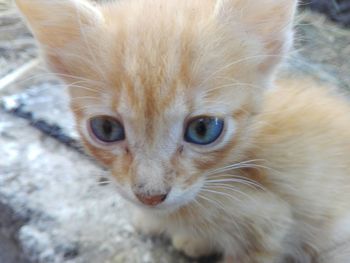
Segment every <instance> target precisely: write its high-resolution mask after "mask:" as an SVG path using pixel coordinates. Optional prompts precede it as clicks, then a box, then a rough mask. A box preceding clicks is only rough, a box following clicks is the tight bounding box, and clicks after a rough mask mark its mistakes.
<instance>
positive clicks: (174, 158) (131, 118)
mask: <svg viewBox="0 0 350 263" xmlns="http://www.w3.org/2000/svg"><path fill="white" fill-rule="evenodd" d="M16 2H17V4H18V7H19V8H20V10H21V11H22V12H23V14H24V16H25V17H26V19H27V21H28V23H29V25H30V27H31V29H32V31H33V33H34V35H35V36H36V37H37V39H38V41H39V44H40V46H41V47H42V51H43V55H44V56H45V57H46V60H47V62H48V64H49V65H50V66H51V68H52V69H53V70H54V71H55V72H57V73H58V74H59V75H60V76H62V78H63V79H64V80H65V81H66V82H67V84H68V85H69V86H70V89H69V92H70V95H71V106H72V110H73V112H74V113H75V116H76V122H77V127H78V130H79V132H80V134H81V136H82V139H83V142H84V144H85V145H86V147H87V149H88V150H89V151H90V152H91V154H92V155H93V156H95V157H96V159H98V160H99V161H101V162H102V163H103V164H104V165H106V166H107V167H108V168H110V170H111V172H112V175H113V177H114V178H115V181H116V182H115V183H116V186H117V187H118V189H119V190H120V193H121V194H122V195H123V196H125V197H126V199H128V200H129V201H131V202H132V203H134V204H136V205H137V206H138V207H139V208H138V209H139V210H138V212H137V213H141V214H142V215H141V216H142V218H143V220H141V221H140V220H136V222H139V224H140V227H141V228H147V229H148V230H151V229H152V230H153V229H156V230H157V232H166V233H167V234H169V235H170V236H172V238H173V243H174V245H175V247H177V248H178V249H181V250H183V251H184V252H185V253H187V254H188V255H191V256H199V255H202V254H207V253H210V252H212V251H220V252H223V253H224V255H225V259H226V261H227V262H242V263H243V262H244V263H281V262H286V261H287V260H290V261H288V262H300V263H308V262H318V263H329V262H332V263H347V262H348V258H349V257H348V256H349V253H350V248H349V246H347V245H345V247H344V246H342V244H348V242H350V224H349V221H350V202H348V200H350V191H349V190H350V189H349V188H350V177H349V176H350V159H349V157H348V155H349V154H350V126H349V125H350V124H349V123H350V114H349V113H350V107H349V105H348V103H347V102H345V101H344V100H343V99H341V98H340V97H339V96H338V95H336V94H335V92H333V93H332V92H331V91H330V90H329V89H328V88H326V87H319V85H317V84H315V83H313V82H312V81H309V80H278V81H274V78H275V71H276V69H277V67H278V65H279V63H280V61H281V60H282V59H283V57H284V56H285V54H286V52H287V51H288V49H289V48H290V46H291V43H292V41H291V40H292V36H293V32H292V24H293V16H294V11H295V6H296V1H294V0H259V1H253V0H177V1H175V0H120V1H116V2H113V3H108V4H101V5H93V4H91V3H89V2H87V1H84V0H60V1H58V0H53V1H49V0H17V1H16ZM97 115H108V116H112V117H114V118H116V119H118V120H119V121H120V122H122V123H123V125H124V128H125V133H126V139H125V140H123V141H120V142H116V143H110V144H101V143H99V142H97V141H96V139H94V138H93V136H91V131H89V127H88V120H89V118H91V117H94V116H97ZM202 115H208V116H215V117H220V118H223V119H224V120H225V130H224V133H223V135H222V136H221V137H220V138H219V139H218V140H217V142H215V143H214V144H212V145H209V146H197V145H193V144H190V143H187V142H185V141H184V138H183V137H184V136H183V134H184V129H185V127H186V124H187V122H188V121H189V120H191V119H192V118H193V117H196V116H202ZM135 189H136V190H135ZM169 189H171V190H170V192H169V194H168V197H167V199H166V200H165V201H164V203H161V204H160V205H158V206H156V207H145V206H144V205H142V204H141V203H140V202H139V200H138V199H137V198H136V197H135V195H137V194H143V195H145V194H153V195H157V196H159V195H160V194H164V193H166V192H168V191H169ZM133 192H135V193H133ZM147 229H146V230H147ZM338 245H339V248H338V247H337V246H338Z"/></svg>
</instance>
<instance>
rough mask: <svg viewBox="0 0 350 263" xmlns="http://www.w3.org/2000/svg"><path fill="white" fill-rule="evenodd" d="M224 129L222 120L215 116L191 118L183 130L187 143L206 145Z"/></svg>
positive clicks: (213, 140)
mask: <svg viewBox="0 0 350 263" xmlns="http://www.w3.org/2000/svg"><path fill="white" fill-rule="evenodd" d="M223 130H224V121H223V120H222V119H219V118H216V117H199V118H195V119H192V120H191V121H190V122H189V123H188V125H187V128H186V131H185V140H186V141H187V142H189V143H194V144H199V145H208V144H211V143H213V142H215V141H216V140H217V139H218V138H219V137H220V135H221V133H222V131H223Z"/></svg>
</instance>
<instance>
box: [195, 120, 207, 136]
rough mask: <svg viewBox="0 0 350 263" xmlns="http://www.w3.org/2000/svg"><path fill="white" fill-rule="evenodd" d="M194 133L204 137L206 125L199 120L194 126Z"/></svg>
mask: <svg viewBox="0 0 350 263" xmlns="http://www.w3.org/2000/svg"><path fill="white" fill-rule="evenodd" d="M196 133H197V134H198V135H199V136H201V137H204V136H205V135H206V134H207V124H206V123H205V122H204V120H200V121H199V122H198V124H197V125H196Z"/></svg>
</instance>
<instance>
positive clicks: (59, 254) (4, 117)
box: [0, 0, 350, 263]
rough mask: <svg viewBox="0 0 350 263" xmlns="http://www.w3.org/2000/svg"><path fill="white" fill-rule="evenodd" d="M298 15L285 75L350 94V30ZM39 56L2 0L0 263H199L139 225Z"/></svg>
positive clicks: (20, 23) (321, 17)
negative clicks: (89, 152)
mask: <svg viewBox="0 0 350 263" xmlns="http://www.w3.org/2000/svg"><path fill="white" fill-rule="evenodd" d="M298 21H299V22H298V26H297V31H298V34H297V38H298V44H297V49H298V52H293V53H292V54H291V56H290V58H289V61H288V63H287V64H286V65H285V66H284V67H283V70H282V74H288V75H290V74H298V75H299V74H306V75H311V76H313V77H314V78H316V79H318V80H320V81H327V82H330V83H333V84H335V85H337V86H339V87H341V88H342V89H344V90H347V91H349V90H350V74H349V72H350V62H349V61H350V60H349V58H350V31H347V30H345V29H344V28H341V27H338V26H336V25H334V24H332V23H331V22H329V21H327V20H326V18H325V17H323V16H320V15H315V14H312V13H308V12H306V13H303V14H301V15H300V17H299V20H298ZM37 57H38V55H37V49H36V47H35V42H34V41H33V39H32V37H31V35H30V33H29V32H28V30H27V29H26V28H25V26H24V25H23V23H22V22H21V20H20V18H19V16H18V14H17V13H16V11H15V10H14V8H13V6H12V5H11V1H4V0H0V263H24V262H40V263H50V262H59V263H63V262H64V263H66V262H67V263H68V262H70V263H75V262H84V263H85V262H86V263H90V262H91V263H95V262H98V263H118V262H120V263H122V262H126V263H128V262H130V263H131V262H140V263H146V262H155V263H161V262H164V263H171V262H174V263H175V262H176V263H181V262H184V263H186V262H194V260H190V259H187V258H185V257H184V256H182V255H181V254H179V253H177V252H176V251H174V249H173V248H172V247H171V246H170V245H169V244H168V242H167V241H166V240H164V239H159V238H150V237H144V236H141V235H139V234H137V233H136V232H135V231H134V229H133V228H132V226H131V224H130V216H129V214H128V212H127V210H126V209H124V204H123V201H122V200H121V199H120V198H119V197H118V195H117V194H116V192H115V189H114V188H113V187H112V186H110V185H108V184H106V182H105V181H106V179H105V178H106V176H108V175H107V173H106V171H104V170H103V169H102V168H101V167H100V166H98V165H97V164H96V163H95V162H94V161H93V160H91V159H90V158H89V157H87V156H86V155H85V154H84V153H82V150H81V147H80V144H79V139H78V137H77V135H76V132H75V129H74V127H73V122H72V116H71V115H70V113H69V111H68V108H67V97H66V95H65V93H64V92H62V89H64V87H63V85H62V83H61V82H60V81H58V80H57V79H55V78H54V77H53V76H52V75H51V74H48V73H47V72H46V71H45V69H44V67H43V65H42V63H41V62H40V60H38V59H37ZM207 261H208V260H207ZM209 262H213V260H209Z"/></svg>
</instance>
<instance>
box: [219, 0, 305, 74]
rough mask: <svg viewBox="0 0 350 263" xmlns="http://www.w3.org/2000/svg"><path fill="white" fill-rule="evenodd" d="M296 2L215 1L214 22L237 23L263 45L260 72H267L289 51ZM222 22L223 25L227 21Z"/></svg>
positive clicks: (279, 0) (275, 0) (260, 0)
mask: <svg viewBox="0 0 350 263" xmlns="http://www.w3.org/2000/svg"><path fill="white" fill-rule="evenodd" d="M297 2H298V1H297V0H216V6H215V16H216V17H218V19H223V20H227V21H228V22H229V21H235V22H236V21H238V22H239V23H240V24H241V26H240V27H241V28H243V29H244V30H245V31H246V32H247V33H248V34H249V35H254V36H255V37H256V39H257V41H258V42H259V43H260V44H262V45H263V52H264V53H263V54H262V56H265V59H264V61H263V63H262V65H261V69H262V70H263V71H268V70H271V68H274V66H276V65H277V64H278V63H279V62H280V60H281V59H282V58H283V57H284V56H285V55H286V53H287V51H289V49H290V47H291V45H292V42H293V24H294V23H293V22H294V16H295V11H296V7H297ZM227 21H226V22H227Z"/></svg>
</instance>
